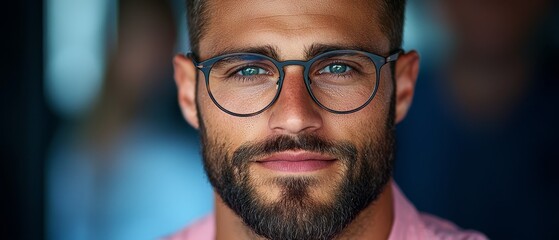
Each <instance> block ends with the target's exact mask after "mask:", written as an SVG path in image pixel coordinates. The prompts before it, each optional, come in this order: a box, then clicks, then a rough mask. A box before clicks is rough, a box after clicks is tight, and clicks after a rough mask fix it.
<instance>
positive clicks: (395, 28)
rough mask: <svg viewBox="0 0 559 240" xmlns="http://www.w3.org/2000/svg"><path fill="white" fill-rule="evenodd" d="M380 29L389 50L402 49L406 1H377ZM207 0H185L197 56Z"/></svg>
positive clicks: (205, 17)
mask: <svg viewBox="0 0 559 240" xmlns="http://www.w3.org/2000/svg"><path fill="white" fill-rule="evenodd" d="M378 1H380V3H379V4H378V6H379V17H380V22H381V26H380V29H381V31H382V32H384V33H385V34H386V37H387V38H388V40H389V41H390V50H391V51H393V50H396V49H399V48H401V47H402V35H403V32H404V11H405V8H406V0H378ZM207 3H208V0H186V12H187V14H186V15H187V22H188V33H189V37H190V49H191V51H193V52H195V53H198V54H199V50H200V49H199V46H200V38H201V37H202V32H203V31H204V26H205V25H206V23H207V20H208V6H207V5H208V4H207Z"/></svg>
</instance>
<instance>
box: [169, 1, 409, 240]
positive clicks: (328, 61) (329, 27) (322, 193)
mask: <svg viewBox="0 0 559 240" xmlns="http://www.w3.org/2000/svg"><path fill="white" fill-rule="evenodd" d="M206 7H207V13H208V16H207V22H206V24H205V25H204V30H203V31H202V35H201V36H202V37H201V38H200V42H199V49H198V51H197V52H195V54H196V56H195V58H197V59H195V60H194V61H195V62H204V61H205V60H208V59H211V58H214V57H218V56H221V55H224V54H231V53H247V52H248V53H258V54H262V55H265V56H267V57H269V58H272V59H275V60H277V61H280V62H281V61H286V60H300V61H307V60H310V59H313V58H315V57H316V56H318V55H320V54H323V55H324V54H325V53H328V52H329V51H331V50H340V49H347V50H361V51H366V52H370V53H374V54H377V55H380V56H382V57H383V58H386V57H388V56H389V55H391V54H393V53H394V52H397V50H398V49H390V42H389V40H388V38H387V36H386V34H384V33H383V32H382V31H381V25H380V22H379V21H380V20H379V15H378V11H379V9H378V8H377V7H375V5H374V4H371V3H369V1H351V3H350V2H347V1H344V2H341V1H333V0H332V1H320V2H315V1H312V2H310V1H256V0H254V1H252V0H246V1H213V2H210V3H209V4H208V5H207V6H206ZM326 55H328V54H326ZM402 55H405V54H402ZM255 58H256V57H246V56H244V57H231V58H226V60H221V61H218V62H217V63H214V66H212V67H213V69H212V70H210V71H209V73H210V74H209V76H207V73H203V72H202V71H201V70H198V69H195V68H194V63H193V62H192V60H189V59H185V60H184V61H186V62H187V63H188V64H187V65H188V66H187V67H186V68H187V69H188V70H185V71H177V64H176V63H175V71H176V72H175V77H176V78H177V79H178V80H177V82H178V85H179V93H180V96H179V101H180V103H181V107H182V110H183V113H184V115H185V117H186V118H187V120H188V121H189V122H190V123H191V125H193V126H194V127H196V128H199V130H200V133H201V135H202V136H201V137H202V147H203V156H204V165H205V168H206V172H207V174H208V176H209V179H210V182H211V183H212V185H213V187H214V190H215V191H216V192H217V193H218V196H219V197H220V199H221V200H222V201H223V202H224V203H225V204H226V205H227V206H229V207H230V208H231V209H232V210H233V211H234V212H235V213H236V214H237V215H239V216H240V217H241V218H242V220H243V221H244V222H245V224H246V225H248V226H249V227H251V228H252V229H253V230H254V231H255V233H257V234H259V235H261V236H264V237H267V238H271V239H287V238H293V239H299V238H302V239H305V238H306V239H308V238H313V239H323V238H324V239H328V238H331V237H333V236H335V235H336V234H338V233H339V232H340V231H341V230H342V229H343V228H344V227H345V226H346V225H347V224H348V223H349V222H351V220H353V219H354V218H355V217H356V216H357V214H358V213H359V212H360V211H361V210H363V209H364V208H366V207H367V206H368V205H369V204H370V203H371V202H372V201H374V200H376V199H377V198H378V196H379V195H380V193H381V192H382V191H383V189H384V186H385V185H386V183H387V182H388V180H389V179H390V176H391V172H392V162H393V152H394V125H395V124H396V122H397V121H400V120H401V119H402V118H403V115H405V111H406V110H407V106H397V102H396V101H397V100H398V99H399V98H403V99H404V100H403V101H402V102H403V103H402V104H403V105H406V104H408V105H409V103H408V101H409V100H408V98H411V94H412V93H408V95H409V96H408V95H406V96H404V97H401V96H398V94H397V91H396V89H395V84H394V78H393V75H392V71H391V66H390V65H391V64H394V63H392V62H389V63H386V64H378V63H377V64H376V65H375V64H374V63H372V60H371V59H366V56H365V55H362V54H357V56H354V55H334V56H332V57H328V58H325V59H319V60H318V61H316V63H315V64H313V65H312V66H311V67H310V68H309V69H305V68H304V67H303V66H301V65H287V66H284V67H280V68H282V69H281V70H278V69H276V68H274V65H273V63H272V62H271V61H270V60H266V59H263V58H256V59H257V60H254V59H255ZM404 58H405V56H404ZM246 59H248V60H251V61H249V62H250V64H247V63H244V65H243V64H238V63H237V62H243V61H244V60H246ZM248 60H247V61H248ZM369 60H370V62H367V61H369ZM414 61H417V59H416V58H414ZM245 62H246V61H245ZM414 70H415V71H417V69H414ZM280 71H283V74H282V75H283V82H282V83H281V84H279V75H280V74H279V73H278V72H280ZM377 71H378V74H377ZM306 72H308V73H307V76H308V77H307V78H306V77H305V74H304V73H306ZM396 72H398V70H397V69H396ZM412 72H413V71H412ZM412 75H413V74H412ZM377 76H378V79H377ZM182 78H185V79H187V80H185V83H181V80H180V79H182ZM247 79H248V80H247ZM270 79H272V81H270ZM249 80H250V81H249ZM266 80H268V81H266ZM334 80H335V81H334ZM341 80H343V81H344V82H343V83H339V81H341ZM365 80H366V81H365ZM414 80H415V79H414ZM260 81H262V82H266V83H270V82H271V84H269V85H266V84H265V83H259V84H256V83H255V82H260ZM306 81H307V85H306V84H305V82H306ZM359 81H363V82H365V83H363V84H362V85H359V83H356V82H359ZM376 81H378V84H376ZM220 84H221V85H220ZM222 85H223V86H226V87H222ZM350 85H351V86H356V85H357V87H353V88H352V87H348V86H350ZM405 85H406V84H404V87H405ZM194 86H195V88H196V91H194V89H193V87H194ZM266 86H269V87H267V88H266ZM278 88H280V89H281V91H280V93H279V95H277V99H276V100H275V102H274V103H273V105H271V106H270V107H269V108H267V109H265V110H264V111H262V112H260V113H258V114H255V115H250V116H235V115H234V114H230V113H227V112H225V111H224V110H228V111H231V112H233V113H252V112H254V111H256V110H260V109H262V108H263V107H264V106H266V105H267V104H268V103H270V102H271V99H273V96H274V94H275V93H277V92H278ZM411 88H412V90H413V86H412V87H411ZM183 89H184V90H183ZM208 89H211V91H208ZM311 89H312V90H311ZM373 90H376V94H375V95H374V98H372V101H370V102H369V103H368V104H366V105H364V104H365V103H366V99H367V98H368V96H371V94H372V93H373V92H374V91H373ZM209 92H210V93H211V94H212V95H213V97H214V100H216V102H217V104H219V105H220V106H221V107H222V108H224V109H220V108H219V107H218V105H217V104H216V103H214V101H212V99H211V97H210V93H209ZM269 92H272V93H269ZM310 92H312V93H313V95H314V96H315V97H316V98H317V99H318V101H319V102H320V103H322V104H323V105H326V107H324V106H320V105H319V104H317V103H316V102H315V101H314V100H313V98H312V97H311V94H310ZM412 92H413V91H412ZM404 95H405V94H404ZM270 96H272V97H270ZM363 96H367V97H363ZM363 99H365V100H363ZM361 105H364V107H363V108H361V109H359V110H358V111H355V112H352V113H342V114H341V113H336V112H335V111H334V112H333V111H328V109H327V108H335V110H342V111H343V110H351V109H354V108H356V107H359V106H361ZM402 109H403V110H402ZM243 111H244V112H243ZM280 226H281V227H280ZM294 236H295V237H294ZM311 236H312V237H311Z"/></svg>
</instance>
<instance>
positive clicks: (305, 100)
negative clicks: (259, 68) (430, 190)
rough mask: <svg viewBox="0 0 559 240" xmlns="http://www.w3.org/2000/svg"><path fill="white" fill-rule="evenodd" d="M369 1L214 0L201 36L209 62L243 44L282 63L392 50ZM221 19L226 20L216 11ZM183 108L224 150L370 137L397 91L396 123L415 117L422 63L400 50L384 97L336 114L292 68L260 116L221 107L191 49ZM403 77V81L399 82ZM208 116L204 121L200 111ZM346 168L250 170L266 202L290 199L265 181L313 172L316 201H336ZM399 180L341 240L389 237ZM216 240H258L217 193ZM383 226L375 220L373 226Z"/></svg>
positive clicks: (180, 80) (384, 75) (180, 73)
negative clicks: (317, 51) (277, 139)
mask: <svg viewBox="0 0 559 240" xmlns="http://www.w3.org/2000/svg"><path fill="white" fill-rule="evenodd" d="M367 2H368V1H354V2H351V3H350V2H345V1H344V2H341V1H320V2H316V1H312V2H309V1H249V0H246V1H220V2H214V3H211V4H210V5H211V6H210V13H211V16H210V20H209V23H208V26H207V30H206V32H204V33H203V36H202V39H201V42H200V53H199V55H200V56H199V57H200V60H205V59H208V58H210V57H214V56H217V55H220V54H223V53H229V52H239V51H240V50H241V49H247V48H259V47H263V46H270V47H271V48H273V49H275V50H276V52H275V54H271V55H276V56H274V57H277V59H278V60H295V59H297V60H307V59H308V58H309V57H312V56H308V55H307V54H306V52H307V51H308V50H309V49H312V48H313V47H314V46H315V45H317V44H322V45H333V46H339V47H344V46H358V47H360V48H363V49H367V50H369V51H370V52H374V53H377V54H379V55H383V56H388V55H389V53H391V50H393V49H388V48H389V47H388V46H389V42H388V39H387V38H386V37H385V35H384V34H383V33H382V32H381V31H380V28H379V23H378V20H377V19H376V18H375V16H376V15H377V14H376V9H375V8H374V6H370V5H369V4H368V3H367ZM216 16H219V17H216ZM174 67H175V79H176V83H177V87H178V91H179V104H180V107H181V109H182V112H183V114H184V117H185V118H186V120H187V121H188V122H189V123H190V124H191V125H192V126H193V127H195V128H199V127H200V125H201V123H200V122H199V121H203V125H204V127H205V128H204V129H205V132H204V133H203V134H205V137H206V138H208V139H211V140H213V141H219V142H220V143H223V146H222V148H223V149H222V151H225V152H226V153H229V154H232V153H233V152H234V151H235V150H236V149H238V148H239V147H240V146H241V145H242V144H245V143H247V142H254V141H262V140H265V139H268V138H270V137H272V136H278V135H286V136H298V135H301V134H313V135H316V136H319V137H321V138H323V139H327V140H330V141H345V142H352V143H355V144H356V145H359V144H360V143H362V142H364V138H366V137H368V136H381V135H382V134H383V131H384V128H385V126H386V124H385V123H386V121H387V119H388V118H387V116H388V114H389V112H390V107H391V104H390V103H391V98H392V97H393V94H394V97H395V100H396V103H395V109H394V112H395V118H394V121H395V122H396V123H398V122H400V121H401V120H402V119H403V118H404V117H405V115H406V112H407V110H408V108H409V106H410V104H411V101H412V97H413V91H414V87H415V81H416V78H417V74H418V68H419V57H418V55H417V53H416V52H413V51H412V52H409V53H406V54H403V55H401V56H400V58H399V59H398V61H397V63H396V67H395V75H394V76H392V74H391V71H390V68H389V66H388V65H385V66H384V67H383V68H382V71H381V80H380V85H379V90H378V92H377V95H376V96H375V99H374V100H373V101H372V102H371V104H369V105H368V106H367V107H365V108H364V109H362V110H360V111H358V112H356V113H352V114H332V113H329V112H327V111H325V110H323V109H321V108H320V107H319V106H318V105H317V104H315V103H314V102H313V100H312V99H311V97H310V96H309V94H308V92H307V91H306V89H305V85H304V82H303V76H302V68H301V67H299V66H289V67H287V68H286V69H285V73H286V76H285V82H284V85H283V89H282V93H281V95H280V97H279V99H278V100H277V101H276V103H275V104H274V105H273V106H272V107H271V108H270V109H268V110H267V111H265V112H263V113H261V114H259V115H256V116H254V117H248V118H240V117H235V116H231V115H228V114H227V113H225V112H222V111H221V110H219V109H218V108H217V107H216V106H215V105H214V104H213V102H212V101H211V100H210V98H209V96H208V94H207V90H206V87H205V84H204V81H203V80H202V79H203V75H202V74H201V73H199V74H198V77H199V78H200V79H199V81H196V76H197V70H196V68H195V67H194V65H193V64H192V61H191V60H190V59H188V58H185V57H184V56H182V55H177V56H176V57H175V59H174ZM392 77H394V80H395V83H396V86H394V84H393V80H392ZM198 116H200V118H199V117H198ZM345 171H346V169H345V167H344V165H342V164H333V165H332V166H331V167H328V168H325V169H321V170H319V171H313V172H305V173H283V172H281V173H280V172H275V171H271V170H269V169H265V168H262V167H260V166H258V165H256V164H254V165H251V166H250V167H249V172H250V179H252V180H253V185H254V187H255V192H256V193H257V195H258V196H259V197H260V198H261V199H262V201H263V202H265V203H273V202H274V201H275V200H277V199H278V198H279V197H280V196H281V192H282V188H281V187H280V186H277V185H274V184H265V183H269V182H271V181H273V179H274V178H278V177H282V176H294V174H296V176H308V177H311V178H313V179H316V180H318V181H317V183H316V184H315V185H314V186H313V188H312V189H313V190H311V191H310V193H309V194H310V196H311V197H312V199H314V200H315V201H317V202H325V203H327V202H329V201H331V200H332V198H333V196H332V195H333V194H334V191H333V190H332V189H335V187H336V186H338V185H339V184H340V182H341V181H342V180H343V178H344V176H346V175H347V173H346V172H345ZM389 185H390V183H388V184H387V187H385V188H384V190H383V191H382V193H381V194H380V196H379V197H378V198H377V200H376V201H375V202H374V203H373V204H370V205H369V206H368V207H366V208H365V209H364V210H363V211H361V213H360V214H359V215H358V216H357V218H356V219H355V220H354V221H352V222H351V223H350V224H349V225H348V226H347V227H346V228H345V229H344V231H343V232H342V233H341V234H340V235H339V239H343V238H351V239H360V238H362V237H367V239H386V238H387V237H388V234H389V233H390V228H391V226H392V219H393V212H392V193H391V190H390V189H391V188H390V186H389ZM216 219H217V225H216V226H217V236H216V237H217V239H228V238H230V237H231V236H235V238H237V239H256V238H258V236H256V235H255V234H254V233H252V231H251V230H250V229H249V228H248V227H247V226H245V225H244V224H243V222H242V220H241V219H240V218H239V216H238V215H237V214H235V212H233V211H232V210H231V209H230V208H229V207H228V206H227V205H226V204H225V203H224V202H223V201H222V199H221V197H220V195H219V194H216ZM371 223H374V224H371Z"/></svg>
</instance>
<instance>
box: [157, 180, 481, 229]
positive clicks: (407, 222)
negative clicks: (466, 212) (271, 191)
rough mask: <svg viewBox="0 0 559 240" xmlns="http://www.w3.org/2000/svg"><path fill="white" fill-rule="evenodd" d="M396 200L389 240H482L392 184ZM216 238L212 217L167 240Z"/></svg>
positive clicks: (205, 218) (213, 218)
mask: <svg viewBox="0 0 559 240" xmlns="http://www.w3.org/2000/svg"><path fill="white" fill-rule="evenodd" d="M392 191H393V197H394V224H393V225H392V230H391V231H390V237H389V238H388V239H389V240H400V239H418V240H420V239H426V240H427V239H428V240H431V239H441V240H458V239H464V240H465V239H468V240H470V239H471V240H482V239H487V237H486V236H484V235H483V234H481V233H479V232H476V231H472V230H462V229H460V228H458V227H457V226H456V225H454V224H453V223H451V222H449V221H446V220H443V219H440V218H438V217H435V216H432V215H429V214H424V213H419V212H418V211H417V209H415V207H414V206H413V205H412V204H411V203H410V201H409V200H408V199H407V198H406V197H405V196H404V195H403V194H402V192H401V191H400V188H398V186H396V184H395V183H392ZM214 237H215V216H214V214H210V215H208V216H206V217H204V218H203V219H201V220H199V221H198V222H196V223H194V224H192V225H191V226H189V227H187V228H185V229H183V230H181V231H180V232H178V233H176V234H174V235H172V236H170V237H168V238H166V240H213V239H214Z"/></svg>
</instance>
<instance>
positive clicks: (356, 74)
mask: <svg viewBox="0 0 559 240" xmlns="http://www.w3.org/2000/svg"><path fill="white" fill-rule="evenodd" d="M401 53H402V50H398V51H397V52H395V53H394V54H392V55H390V56H388V57H383V56H379V55H377V54H373V53H369V52H364V51H357V50H334V51H329V52H325V53H322V54H320V55H317V56H315V57H313V58H312V59H310V60H308V61H299V60H288V61H277V60H275V59H273V58H270V57H268V56H265V55H261V54H255V53H232V54H226V55H221V56H217V57H213V58H210V59H208V60H205V61H202V62H198V61H197V60H196V57H195V56H194V54H193V53H189V54H188V55H187V56H188V57H189V58H190V59H192V61H193V62H194V64H195V66H196V68H197V69H199V70H201V71H202V72H203V73H204V76H205V78H206V88H207V89H208V94H209V96H210V98H211V99H212V101H213V102H214V104H215V105H216V106H217V107H219V109H221V110H222V111H224V112H226V113H228V114H231V115H233V116H238V117H249V116H254V115H257V114H260V113H262V112H264V111H265V110H266V109H268V108H269V107H271V106H272V105H273V104H274V102H275V101H276V100H277V99H278V97H279V95H280V92H281V88H282V86H283V83H284V78H285V72H284V67H285V66H288V65H299V66H303V68H304V70H303V76H304V77H303V80H304V81H305V85H306V88H307V91H308V93H309V94H310V96H311V98H312V99H313V100H314V102H316V104H318V105H319V106H320V107H321V108H323V109H325V110H327V111H329V112H332V113H336V114H348V113H353V112H356V111H359V110H361V109H362V108H364V107H365V106H367V104H369V103H370V102H371V101H372V100H373V98H374V96H375V94H376V92H377V89H378V85H379V81H380V70H381V69H382V67H383V66H384V65H385V64H386V63H389V62H393V61H395V60H396V59H398V57H399V56H400V54H401Z"/></svg>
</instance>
